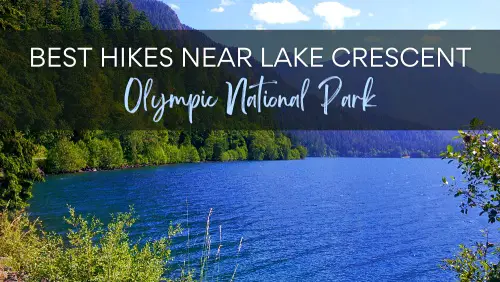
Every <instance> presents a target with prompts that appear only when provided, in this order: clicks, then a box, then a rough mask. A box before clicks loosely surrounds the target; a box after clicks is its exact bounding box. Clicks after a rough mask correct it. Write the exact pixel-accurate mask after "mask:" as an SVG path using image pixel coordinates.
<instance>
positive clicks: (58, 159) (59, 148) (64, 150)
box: [47, 139, 86, 173]
mask: <svg viewBox="0 0 500 282" xmlns="http://www.w3.org/2000/svg"><path fill="white" fill-rule="evenodd" d="M85 166H86V160H85V152H84V151H83V150H82V149H81V148H80V147H79V146H77V145H76V144H75V143H73V142H71V141H69V140H67V139H62V140H60V141H58V142H57V143H56V145H55V146H54V147H53V148H52V149H50V150H49V153H48V155H47V170H48V172H50V173H60V172H75V171H78V170H80V169H82V168H85Z"/></svg>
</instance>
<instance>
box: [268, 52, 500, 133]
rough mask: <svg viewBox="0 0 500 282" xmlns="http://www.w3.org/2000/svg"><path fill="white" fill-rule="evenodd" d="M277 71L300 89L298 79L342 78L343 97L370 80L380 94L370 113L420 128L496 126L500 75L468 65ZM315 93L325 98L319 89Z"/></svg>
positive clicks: (285, 68)
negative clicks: (471, 124) (474, 121)
mask: <svg viewBox="0 0 500 282" xmlns="http://www.w3.org/2000/svg"><path fill="white" fill-rule="evenodd" d="M412 55H413V54H406V55H405V57H406V58H407V60H408V61H410V62H414V61H415V60H418V59H419V58H418V57H417V56H415V55H413V56H412ZM338 61H341V62H343V61H344V60H343V59H338ZM276 71H277V72H278V73H279V74H280V76H281V77H282V78H283V80H285V81H287V82H288V83H290V84H291V85H297V81H302V80H304V78H310V79H311V85H318V84H319V83H320V82H321V81H323V80H324V79H325V78H327V77H330V76H333V75H335V76H338V77H340V78H341V79H342V89H341V92H340V94H339V97H340V95H341V94H342V93H344V94H345V93H356V94H357V95H361V94H362V90H363V87H364V85H365V81H366V80H367V78H369V77H372V78H373V88H372V91H371V93H373V94H375V95H377V96H376V98H375V99H374V101H376V103H374V104H376V105H377V107H376V109H375V110H372V111H371V112H370V113H373V114H377V115H380V116H382V115H383V116H387V117H392V118H394V119H395V120H401V121H407V122H412V123H415V124H421V125H423V127H422V128H436V129H456V128H458V126H463V125H467V124H469V122H470V121H471V120H472V119H473V118H478V119H480V120H483V121H485V124H487V125H490V126H494V127H496V126H498V114H497V110H496V105H498V104H500V95H498V89H500V76H499V75H497V74H489V73H481V72H478V71H476V70H475V69H473V68H470V67H467V66H466V67H461V66H460V67H450V66H441V67H439V68H437V67H434V68H423V67H414V68H407V67H404V66H401V65H398V66H397V67H395V68H388V67H385V68H366V67H352V66H348V67H344V68H340V67H336V66H335V65H334V64H333V63H332V62H331V61H328V62H325V63H324V67H323V68H306V67H302V66H300V67H297V68H290V67H288V66H285V65H283V64H282V65H280V66H279V67H278V68H276ZM316 94H317V95H318V96H319V97H322V96H323V95H324V94H323V93H322V92H320V91H317V93H316ZM336 100H337V101H340V100H339V98H337V99H336ZM337 104H339V103H337ZM400 128H401V129H404V128H405V127H400Z"/></svg>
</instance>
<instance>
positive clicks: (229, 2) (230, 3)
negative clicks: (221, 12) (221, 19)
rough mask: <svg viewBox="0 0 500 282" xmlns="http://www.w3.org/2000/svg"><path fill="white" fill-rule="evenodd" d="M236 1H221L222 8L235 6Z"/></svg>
mask: <svg viewBox="0 0 500 282" xmlns="http://www.w3.org/2000/svg"><path fill="white" fill-rule="evenodd" d="M234 4H235V3H234V1H232V0H221V1H220V5H221V6H231V5H234Z"/></svg>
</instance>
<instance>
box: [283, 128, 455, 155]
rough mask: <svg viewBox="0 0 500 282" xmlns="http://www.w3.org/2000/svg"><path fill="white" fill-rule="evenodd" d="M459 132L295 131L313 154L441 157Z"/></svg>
mask: <svg viewBox="0 0 500 282" xmlns="http://www.w3.org/2000/svg"><path fill="white" fill-rule="evenodd" d="M456 135H457V132H456V131H430V130H428V131H404V130H401V131H381V130H378V131H295V132H293V133H292V139H293V140H294V142H296V143H297V144H302V145H303V146H305V147H306V148H307V149H308V154H309V156H312V157H325V156H326V157H391V158H400V157H405V156H409V157H412V158H425V157H439V155H440V153H441V152H443V151H445V150H446V146H447V145H448V144H451V143H453V141H452V138H453V137H454V136H456Z"/></svg>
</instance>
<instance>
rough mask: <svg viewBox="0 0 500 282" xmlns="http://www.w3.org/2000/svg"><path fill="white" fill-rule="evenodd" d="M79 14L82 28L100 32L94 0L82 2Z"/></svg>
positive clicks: (97, 11) (96, 6)
mask: <svg viewBox="0 0 500 282" xmlns="http://www.w3.org/2000/svg"><path fill="white" fill-rule="evenodd" d="M80 14H81V17H82V21H83V28H84V29H90V30H100V29H101V23H100V21H99V6H98V5H97V3H96V2H95V0H82V7H81V9H80Z"/></svg>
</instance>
